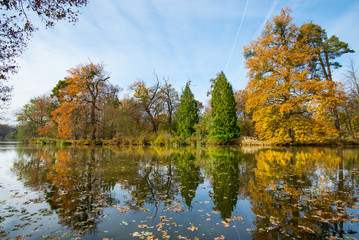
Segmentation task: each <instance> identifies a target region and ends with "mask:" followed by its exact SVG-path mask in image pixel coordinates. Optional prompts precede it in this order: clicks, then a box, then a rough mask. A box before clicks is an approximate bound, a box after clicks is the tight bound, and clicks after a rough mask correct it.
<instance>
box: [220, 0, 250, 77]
mask: <svg viewBox="0 0 359 240" xmlns="http://www.w3.org/2000/svg"><path fill="white" fill-rule="evenodd" d="M248 2H249V0H247V2H246V7H245V8H244V12H243V15H242V19H241V23H240V24H239V28H238V31H237V35H236V38H235V39H234V43H233V46H232V50H231V52H230V54H229V57H228V61H227V64H226V67H225V68H224V72H227V68H228V64H229V61H231V58H232V54H233V50H234V47H235V46H236V42H237V39H238V36H239V32H240V31H241V28H242V24H243V20H244V17H245V16H246V12H247V6H248Z"/></svg>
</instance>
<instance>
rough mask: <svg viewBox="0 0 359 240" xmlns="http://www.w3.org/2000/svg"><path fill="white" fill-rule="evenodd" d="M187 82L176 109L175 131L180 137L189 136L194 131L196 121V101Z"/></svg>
mask: <svg viewBox="0 0 359 240" xmlns="http://www.w3.org/2000/svg"><path fill="white" fill-rule="evenodd" d="M189 84H190V83H189V82H187V83H186V87H185V89H184V91H183V92H182V95H181V99H180V104H179V107H178V111H177V124H178V128H177V133H178V135H179V136H181V137H185V138H187V137H190V136H191V135H192V134H193V133H194V132H195V130H194V126H195V124H197V123H198V120H199V118H198V106H197V101H196V100H195V99H194V95H193V93H192V92H191V89H190V87H189Z"/></svg>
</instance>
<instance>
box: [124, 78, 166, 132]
mask: <svg viewBox="0 0 359 240" xmlns="http://www.w3.org/2000/svg"><path fill="white" fill-rule="evenodd" d="M130 89H131V90H132V91H134V92H135V93H134V95H133V96H134V97H135V98H136V99H137V100H138V102H139V103H140V106H141V109H142V110H143V111H144V112H145V114H146V117H147V118H148V120H149V121H150V122H151V125H152V130H153V132H157V130H158V126H159V124H160V117H161V116H160V115H161V114H162V112H163V109H164V106H163V104H162V101H161V94H160V91H161V84H160V81H159V80H158V77H157V76H156V82H155V83H154V84H153V85H152V86H150V87H149V86H147V85H146V83H145V82H144V81H137V82H135V83H133V84H132V85H131V86H130Z"/></svg>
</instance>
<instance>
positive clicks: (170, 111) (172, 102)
mask: <svg viewBox="0 0 359 240" xmlns="http://www.w3.org/2000/svg"><path fill="white" fill-rule="evenodd" d="M163 81H164V83H163V85H162V86H161V90H160V98H162V101H163V104H164V105H165V109H166V110H165V112H166V114H167V123H169V124H171V123H172V122H173V117H174V114H175V112H176V111H177V108H178V104H179V103H178V102H179V99H178V93H177V91H176V89H175V88H174V87H172V84H170V83H169V82H168V80H166V79H163Z"/></svg>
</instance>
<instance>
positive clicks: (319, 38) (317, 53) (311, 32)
mask: <svg viewBox="0 0 359 240" xmlns="http://www.w3.org/2000/svg"><path fill="white" fill-rule="evenodd" d="M298 38H299V39H300V40H303V41H304V42H305V43H306V44H308V45H309V46H310V47H311V49H312V51H313V58H312V59H311V61H310V62H309V66H310V71H311V73H312V75H313V76H312V77H314V78H316V77H319V78H321V79H323V81H328V83H327V84H328V87H329V89H327V92H324V93H323V94H327V95H329V96H328V97H330V96H331V95H335V94H336V93H337V92H340V91H341V89H340V85H339V84H338V83H337V82H335V81H334V80H333V74H332V72H333V69H336V68H340V67H342V65H341V64H340V63H339V62H338V61H337V58H339V57H341V56H342V55H343V54H346V53H353V52H354V50H352V49H350V48H349V45H348V43H345V42H342V41H340V40H339V38H338V37H337V36H335V35H333V36H331V37H328V35H327V33H326V31H325V30H324V29H323V28H322V27H320V26H319V25H317V24H314V23H307V24H304V25H302V26H301V27H300V33H299V36H298ZM339 94H340V93H339ZM335 103H336V102H333V104H332V105H328V108H329V110H330V111H331V112H332V114H333V118H334V126H335V128H336V130H337V131H338V132H340V123H339V113H338V111H339V110H338V106H337V105H336V104H335Z"/></svg>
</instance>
